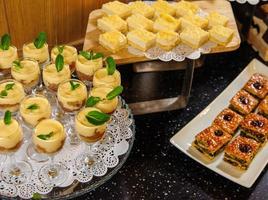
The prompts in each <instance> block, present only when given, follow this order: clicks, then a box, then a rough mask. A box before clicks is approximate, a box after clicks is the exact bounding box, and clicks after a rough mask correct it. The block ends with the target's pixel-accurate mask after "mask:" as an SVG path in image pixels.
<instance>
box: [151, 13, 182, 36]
mask: <svg viewBox="0 0 268 200" xmlns="http://www.w3.org/2000/svg"><path fill="white" fill-rule="evenodd" d="M179 26H180V21H179V20H178V19H175V18H174V17H172V16H171V15H168V14H165V13H161V14H160V15H159V17H157V19H156V20H155V22H154V26H153V28H154V31H155V32H158V31H165V30H171V31H177V30H178V29H179Z"/></svg>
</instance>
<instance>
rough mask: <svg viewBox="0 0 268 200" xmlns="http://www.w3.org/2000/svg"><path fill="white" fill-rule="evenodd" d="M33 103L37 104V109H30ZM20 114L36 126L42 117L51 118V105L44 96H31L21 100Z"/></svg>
mask: <svg viewBox="0 0 268 200" xmlns="http://www.w3.org/2000/svg"><path fill="white" fill-rule="evenodd" d="M31 105H36V106H37V109H29V106H31ZM20 114H21V116H22V117H23V119H24V120H25V121H26V122H27V123H29V124H31V125H32V126H35V125H36V124H37V123H38V122H39V121H40V120H41V119H48V118H50V116H51V106H50V103H49V102H48V100H47V99H46V98H44V97H41V96H36V97H29V98H27V99H25V100H23V101H22V102H21V104H20Z"/></svg>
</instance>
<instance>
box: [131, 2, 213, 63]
mask: <svg viewBox="0 0 268 200" xmlns="http://www.w3.org/2000/svg"><path fill="white" fill-rule="evenodd" d="M145 2H146V3H147V4H149V5H150V4H152V1H145ZM197 15H198V16H200V17H202V18H205V17H206V16H207V15H208V13H206V12H204V11H203V10H201V9H199V11H198V12H197ZM216 46H217V44H216V43H213V42H210V41H209V42H207V43H205V44H204V45H203V46H201V47H200V48H198V49H193V48H191V47H189V46H187V45H184V44H179V45H178V46H176V47H175V48H173V49H172V50H170V51H165V50H163V49H161V48H159V47H157V46H155V47H153V48H151V49H149V50H147V51H146V52H143V51H140V50H137V49H135V48H133V47H131V46H128V52H129V53H131V54H133V55H136V56H145V57H146V58H149V59H154V60H155V59H159V60H161V61H164V62H167V61H171V60H175V61H178V62H180V61H183V60H185V58H188V59H198V58H199V57H200V56H201V54H202V53H209V52H210V51H211V48H213V47H216Z"/></svg>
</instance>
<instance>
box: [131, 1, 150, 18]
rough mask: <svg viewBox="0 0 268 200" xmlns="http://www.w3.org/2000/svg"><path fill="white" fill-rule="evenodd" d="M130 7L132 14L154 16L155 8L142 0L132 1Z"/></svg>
mask: <svg viewBox="0 0 268 200" xmlns="http://www.w3.org/2000/svg"><path fill="white" fill-rule="evenodd" d="M130 8H131V9H132V14H141V15H143V16H144V17H148V18H152V17H153V16H154V8H153V7H150V6H149V5H147V4H146V3H144V2H142V1H134V2H131V4H130Z"/></svg>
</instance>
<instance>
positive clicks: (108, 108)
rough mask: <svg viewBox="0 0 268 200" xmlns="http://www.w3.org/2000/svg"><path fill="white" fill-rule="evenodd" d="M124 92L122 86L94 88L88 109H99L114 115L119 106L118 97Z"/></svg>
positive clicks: (87, 103)
mask: <svg viewBox="0 0 268 200" xmlns="http://www.w3.org/2000/svg"><path fill="white" fill-rule="evenodd" d="M122 91H123V87H122V86H118V87H116V88H114V89H113V88H111V87H107V86H100V87H94V88H93V89H92V90H91V91H90V94H89V98H88V100H87V102H86V107H92V106H94V107H95V108H98V109H99V110H101V112H103V113H107V114H112V113H113V112H114V111H115V110H116V108H117V106H118V95H119V94H121V93H122Z"/></svg>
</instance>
